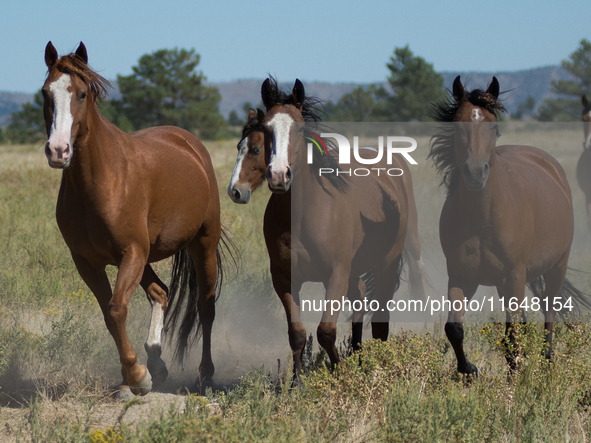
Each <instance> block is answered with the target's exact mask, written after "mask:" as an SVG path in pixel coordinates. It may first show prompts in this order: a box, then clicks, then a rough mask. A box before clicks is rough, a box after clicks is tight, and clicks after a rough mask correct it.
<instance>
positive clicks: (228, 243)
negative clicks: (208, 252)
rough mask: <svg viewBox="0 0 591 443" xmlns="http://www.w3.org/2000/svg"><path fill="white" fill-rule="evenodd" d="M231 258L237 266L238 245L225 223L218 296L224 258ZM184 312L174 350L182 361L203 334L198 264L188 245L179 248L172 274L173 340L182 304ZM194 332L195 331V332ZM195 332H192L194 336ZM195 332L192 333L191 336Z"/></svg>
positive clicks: (169, 313)
mask: <svg viewBox="0 0 591 443" xmlns="http://www.w3.org/2000/svg"><path fill="white" fill-rule="evenodd" d="M227 258H230V259H231V260H232V261H233V262H234V265H236V266H237V259H236V246H235V245H234V243H233V242H232V240H231V239H230V238H229V236H228V235H227V233H226V230H225V229H224V228H223V227H222V235H221V237H220V244H219V245H218V248H217V250H216V260H217V276H216V283H215V293H216V297H215V300H216V301H217V299H218V297H219V296H220V292H221V289H222V285H223V282H224V262H225V261H226V259H227ZM185 300H186V306H185V312H184V315H183V316H182V320H181V324H180V326H179V330H178V334H179V335H178V340H177V345H176V350H175V354H174V355H175V358H176V359H177V360H178V361H179V362H182V361H183V360H184V358H185V356H186V352H187V349H188V348H189V346H190V345H192V344H193V343H194V341H196V340H198V339H199V336H200V335H201V323H200V321H199V307H198V300H199V282H198V281H197V273H196V271H195V264H194V262H193V258H192V257H191V254H190V253H189V251H188V250H187V248H184V249H181V250H180V251H179V252H177V253H176V254H175V255H174V257H173V260H172V275H171V279H170V288H169V291H168V306H167V308H166V313H165V317H164V318H165V331H166V332H167V333H168V332H170V333H169V340H170V341H172V339H173V337H174V334H175V331H176V325H177V321H178V320H179V318H180V317H181V311H182V308H183V305H185ZM193 333H194V334H193ZM192 335H193V336H192ZM191 336H192V337H191Z"/></svg>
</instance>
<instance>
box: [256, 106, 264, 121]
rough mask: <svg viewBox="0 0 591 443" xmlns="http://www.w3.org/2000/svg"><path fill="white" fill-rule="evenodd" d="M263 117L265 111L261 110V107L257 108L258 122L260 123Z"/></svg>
mask: <svg viewBox="0 0 591 443" xmlns="http://www.w3.org/2000/svg"><path fill="white" fill-rule="evenodd" d="M264 118H265V111H263V110H262V109H259V108H257V121H258V122H259V123H261V122H262V121H263V119H264Z"/></svg>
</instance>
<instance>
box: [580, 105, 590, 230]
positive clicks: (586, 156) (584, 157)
mask: <svg viewBox="0 0 591 443" xmlns="http://www.w3.org/2000/svg"><path fill="white" fill-rule="evenodd" d="M582 103H583V112H582V113H581V118H582V120H583V131H584V133H585V141H584V142H583V153H582V154H581V157H580V158H579V162H578V163H577V181H578V182H579V186H580V187H581V189H582V190H583V193H584V194H585V199H586V203H587V227H588V228H589V230H590V231H591V103H589V100H587V97H586V96H583V98H582Z"/></svg>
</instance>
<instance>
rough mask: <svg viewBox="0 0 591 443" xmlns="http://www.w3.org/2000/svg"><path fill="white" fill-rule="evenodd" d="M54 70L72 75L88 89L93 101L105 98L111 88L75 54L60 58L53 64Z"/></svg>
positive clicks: (107, 82) (106, 81) (109, 84)
mask: <svg viewBox="0 0 591 443" xmlns="http://www.w3.org/2000/svg"><path fill="white" fill-rule="evenodd" d="M54 67H55V69H57V70H58V71H60V72H63V73H65V74H73V75H77V76H78V77H80V79H81V80H82V81H83V82H84V83H86V84H87V85H88V86H89V87H90V92H91V94H92V97H93V100H94V101H96V100H97V99H99V100H100V99H103V98H106V97H107V91H108V90H109V88H112V86H111V83H109V81H108V80H106V79H104V78H103V77H101V76H100V75H99V74H97V73H96V72H94V71H93V70H92V69H90V68H89V67H88V65H87V64H86V63H85V62H84V60H82V59H81V58H80V57H78V56H77V55H76V54H68V55H64V56H63V57H61V58H60V59H59V60H58V61H57V62H56V63H55V66H54Z"/></svg>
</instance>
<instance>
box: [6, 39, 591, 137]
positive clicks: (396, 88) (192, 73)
mask: <svg viewBox="0 0 591 443" xmlns="http://www.w3.org/2000/svg"><path fill="white" fill-rule="evenodd" d="M199 61H200V56H199V54H197V53H196V52H195V50H194V49H189V50H187V49H178V48H174V49H160V50H158V51H155V52H153V53H151V54H145V55H143V56H142V57H141V58H140V59H139V61H138V64H137V65H136V66H133V68H132V70H133V72H132V74H130V75H128V76H122V75H118V76H117V85H118V87H119V92H120V93H121V97H120V98H117V99H110V100H104V101H103V102H102V103H100V107H101V112H102V113H103V115H104V116H105V117H106V118H108V119H109V120H110V121H112V122H113V123H115V124H116V125H117V126H118V127H119V128H120V129H122V130H124V131H126V132H132V131H136V130H139V129H143V128H147V127H151V126H159V125H174V126H180V127H182V128H185V129H187V130H189V131H192V132H194V133H196V134H197V135H198V136H199V137H201V138H203V139H220V138H228V137H234V136H237V135H238V134H239V133H238V132H237V131H236V130H235V129H232V128H233V127H236V126H241V125H243V124H244V119H243V118H240V116H239V115H238V113H237V112H236V111H232V112H231V113H230V115H229V117H228V119H227V120H225V119H224V118H223V116H222V115H221V114H220V112H219V103H220V101H221V96H220V93H219V91H218V89H217V88H215V87H212V86H208V85H206V84H205V80H206V77H205V76H204V75H203V72H202V71H200V70H198V69H197V67H198V65H199ZM386 66H387V68H388V70H389V76H388V78H387V84H386V87H384V86H380V85H377V84H371V85H368V86H358V87H356V88H355V89H353V90H352V91H351V92H350V93H348V94H345V95H343V96H342V97H341V98H340V99H339V100H338V102H337V103H333V102H331V101H329V102H327V103H325V104H324V111H325V113H326V116H327V119H328V120H329V121H343V122H367V121H390V122H407V121H418V122H421V121H429V120H430V112H431V103H432V102H433V101H434V100H437V99H439V98H441V97H442V96H443V94H444V93H445V91H444V89H443V77H442V76H441V74H439V73H437V72H436V71H435V69H434V68H433V65H432V64H431V63H428V62H427V61H425V59H423V58H422V57H420V56H417V55H415V54H413V52H412V51H411V50H410V48H409V46H408V45H407V46H404V47H399V48H395V49H394V53H393V55H392V56H391V57H390V59H389V61H388V63H387V64H386ZM562 67H563V68H564V69H565V70H566V71H567V72H568V73H569V74H570V77H571V79H569V80H552V92H553V93H554V94H556V96H557V97H556V98H552V99H546V100H545V101H544V103H543V104H541V105H540V106H539V107H538V109H537V111H535V112H534V109H535V108H536V102H535V99H534V98H533V97H531V96H530V97H528V98H527V99H526V100H524V101H523V102H522V103H521V104H519V106H518V108H517V111H516V112H515V113H514V114H512V115H511V118H513V119H521V118H523V117H524V116H530V117H531V118H533V119H536V120H539V121H577V120H579V117H580V111H581V97H582V96H583V95H585V94H588V95H589V94H591V43H590V42H589V41H588V40H586V39H583V40H581V42H580V44H579V47H578V48H577V49H576V50H575V51H574V52H573V53H572V54H571V55H570V56H569V58H568V59H567V60H564V61H563V62H562ZM250 107H252V105H251V104H250V103H245V104H244V106H243V108H242V113H243V114H244V115H247V114H248V109H249V108H250ZM45 137H46V134H45V123H44V121H43V98H42V96H41V91H39V92H38V93H36V94H35V97H34V100H33V102H31V103H25V104H24V105H22V107H21V109H20V110H19V111H16V112H14V113H13V114H12V115H11V118H10V123H9V125H8V126H7V127H6V129H5V130H3V128H1V127H0V143H5V142H7V141H10V142H12V143H34V142H38V141H40V140H43V139H44V138H45Z"/></svg>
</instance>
